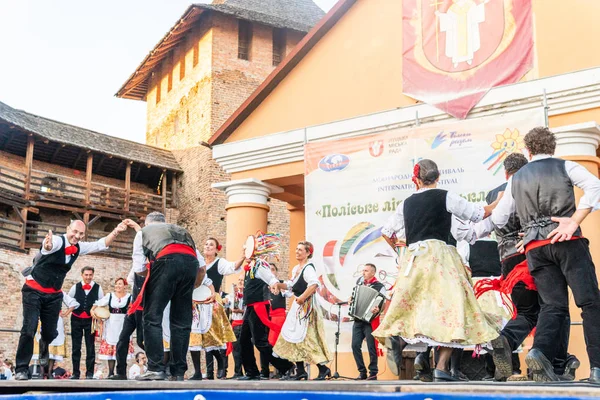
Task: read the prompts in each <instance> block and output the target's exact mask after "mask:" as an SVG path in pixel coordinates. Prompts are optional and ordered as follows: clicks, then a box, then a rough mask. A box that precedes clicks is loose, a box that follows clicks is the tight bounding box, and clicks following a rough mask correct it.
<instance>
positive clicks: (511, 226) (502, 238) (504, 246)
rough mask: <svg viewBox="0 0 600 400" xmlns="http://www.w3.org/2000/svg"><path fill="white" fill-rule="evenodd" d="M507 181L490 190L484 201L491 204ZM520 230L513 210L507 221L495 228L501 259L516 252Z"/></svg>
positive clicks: (503, 188)
mask: <svg viewBox="0 0 600 400" xmlns="http://www.w3.org/2000/svg"><path fill="white" fill-rule="evenodd" d="M506 185H507V183H506V182H505V183H503V184H502V185H500V186H498V187H497V188H495V189H493V190H490V192H489V193H488V194H487V196H486V198H485V201H486V202H487V203H488V204H492V203H493V202H494V201H496V199H497V198H498V194H499V193H500V192H503V191H504V190H506ZM520 231H521V223H520V222H519V217H518V216H517V213H516V212H514V213H512V215H511V216H510V217H509V219H508V223H507V224H506V225H505V226H503V227H502V228H495V229H494V232H495V233H496V238H498V253H499V256H500V259H501V260H506V259H507V258H509V257H512V256H514V255H515V254H517V253H518V251H517V243H518V242H519V241H520V240H521V238H520V237H519V232H520Z"/></svg>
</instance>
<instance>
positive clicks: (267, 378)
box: [260, 374, 269, 381]
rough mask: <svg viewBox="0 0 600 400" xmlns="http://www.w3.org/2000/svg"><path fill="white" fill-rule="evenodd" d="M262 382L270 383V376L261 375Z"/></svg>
mask: <svg viewBox="0 0 600 400" xmlns="http://www.w3.org/2000/svg"><path fill="white" fill-rule="evenodd" d="M260 380H261V381H268V380H269V375H265V374H260Z"/></svg>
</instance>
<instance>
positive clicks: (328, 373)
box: [313, 367, 331, 381]
mask: <svg viewBox="0 0 600 400" xmlns="http://www.w3.org/2000/svg"><path fill="white" fill-rule="evenodd" d="M327 378H331V370H330V369H329V367H327V368H326V369H324V370H323V372H321V373H319V375H318V376H317V377H316V378H315V379H313V381H324V380H325V379H327Z"/></svg>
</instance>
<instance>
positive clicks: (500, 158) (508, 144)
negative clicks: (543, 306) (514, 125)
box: [483, 128, 525, 175]
mask: <svg viewBox="0 0 600 400" xmlns="http://www.w3.org/2000/svg"><path fill="white" fill-rule="evenodd" d="M495 139H496V140H495V141H494V142H493V143H492V144H491V147H492V149H493V150H492V155H491V156H489V157H488V158H487V159H486V160H485V161H484V162H483V164H484V165H485V164H488V168H487V169H488V171H494V172H493V174H494V175H496V174H497V173H498V171H500V169H502V166H503V164H502V163H503V162H504V159H505V158H506V157H508V155H509V154H512V153H521V152H522V151H523V149H524V148H525V142H524V141H523V139H524V138H523V136H521V133H520V132H519V130H518V129H513V130H511V129H508V128H506V130H505V131H504V133H503V134H498V135H496V138H495Z"/></svg>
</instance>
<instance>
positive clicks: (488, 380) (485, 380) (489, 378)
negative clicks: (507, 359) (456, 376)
mask: <svg viewBox="0 0 600 400" xmlns="http://www.w3.org/2000/svg"><path fill="white" fill-rule="evenodd" d="M481 381H482V382H494V381H495V379H494V377H493V376H491V375H486V376H484V377H483V378H481Z"/></svg>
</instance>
